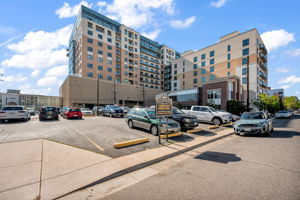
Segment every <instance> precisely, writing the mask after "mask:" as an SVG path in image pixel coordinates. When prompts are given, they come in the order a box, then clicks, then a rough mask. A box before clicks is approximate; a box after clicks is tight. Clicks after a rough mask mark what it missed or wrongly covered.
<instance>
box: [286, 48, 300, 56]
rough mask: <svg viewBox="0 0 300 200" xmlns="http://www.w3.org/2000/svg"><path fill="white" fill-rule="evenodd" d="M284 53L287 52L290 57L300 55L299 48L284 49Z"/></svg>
mask: <svg viewBox="0 0 300 200" xmlns="http://www.w3.org/2000/svg"><path fill="white" fill-rule="evenodd" d="M286 53H287V54H288V55H289V56H290V57H298V56H300V48H298V49H293V50H288V51H286Z"/></svg>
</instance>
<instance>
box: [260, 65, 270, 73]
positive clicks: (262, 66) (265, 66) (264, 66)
mask: <svg viewBox="0 0 300 200" xmlns="http://www.w3.org/2000/svg"><path fill="white" fill-rule="evenodd" d="M260 68H261V69H263V70H264V71H267V70H268V67H267V63H262V64H260Z"/></svg>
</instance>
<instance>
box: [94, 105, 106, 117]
mask: <svg viewBox="0 0 300 200" xmlns="http://www.w3.org/2000/svg"><path fill="white" fill-rule="evenodd" d="M103 108H104V107H103V106H98V115H102V110H103ZM92 111H93V114H94V115H97V106H94V107H93V110H92Z"/></svg>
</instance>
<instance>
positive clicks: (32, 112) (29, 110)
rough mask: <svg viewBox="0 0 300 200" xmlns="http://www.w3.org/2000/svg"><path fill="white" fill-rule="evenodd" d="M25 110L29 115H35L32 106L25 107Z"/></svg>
mask: <svg viewBox="0 0 300 200" xmlns="http://www.w3.org/2000/svg"><path fill="white" fill-rule="evenodd" d="M26 110H27V111H28V112H29V114H30V116H34V115H35V110H34V108H27V109H26Z"/></svg>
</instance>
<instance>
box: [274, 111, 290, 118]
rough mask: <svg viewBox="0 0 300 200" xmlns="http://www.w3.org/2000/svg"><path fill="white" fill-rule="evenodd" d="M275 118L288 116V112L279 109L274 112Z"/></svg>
mask: <svg viewBox="0 0 300 200" xmlns="http://www.w3.org/2000/svg"><path fill="white" fill-rule="evenodd" d="M275 118H290V114H289V112H288V111H286V110H281V111H278V112H277V113H276V114H275Z"/></svg>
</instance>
